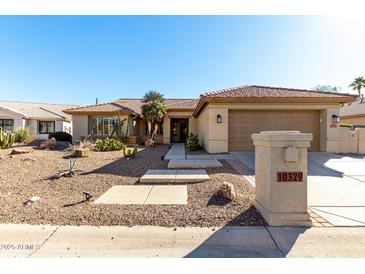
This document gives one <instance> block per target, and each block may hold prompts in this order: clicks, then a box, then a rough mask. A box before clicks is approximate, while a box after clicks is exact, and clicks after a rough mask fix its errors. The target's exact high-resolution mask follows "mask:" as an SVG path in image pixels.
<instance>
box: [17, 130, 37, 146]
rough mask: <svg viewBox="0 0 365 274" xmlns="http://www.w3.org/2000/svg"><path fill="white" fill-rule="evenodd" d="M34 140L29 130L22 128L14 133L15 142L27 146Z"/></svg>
mask: <svg viewBox="0 0 365 274" xmlns="http://www.w3.org/2000/svg"><path fill="white" fill-rule="evenodd" d="M33 140H34V135H33V133H32V132H31V131H30V129H29V128H22V129H18V130H17V131H15V142H16V143H23V144H29V143H31V142H32V141H33Z"/></svg>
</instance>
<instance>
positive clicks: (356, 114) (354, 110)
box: [340, 98, 365, 126]
mask: <svg viewBox="0 0 365 274" xmlns="http://www.w3.org/2000/svg"><path fill="white" fill-rule="evenodd" d="M340 119H341V123H342V124H348V125H353V126H365V99H364V98H360V99H359V100H356V102H352V103H348V104H345V105H343V107H341V108H340Z"/></svg>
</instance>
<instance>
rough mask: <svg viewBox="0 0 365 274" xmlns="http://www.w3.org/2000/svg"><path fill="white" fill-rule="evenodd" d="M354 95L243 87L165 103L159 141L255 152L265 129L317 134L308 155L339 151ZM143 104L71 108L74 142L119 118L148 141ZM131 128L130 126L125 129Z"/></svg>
mask: <svg viewBox="0 0 365 274" xmlns="http://www.w3.org/2000/svg"><path fill="white" fill-rule="evenodd" d="M355 98H356V96H353V95H349V94H341V93H329V92H320V91H313V90H300V89H289V88H274V87H263V86H241V87H235V88H229V89H224V90H219V91H215V92H209V93H204V94H202V95H201V96H200V98H199V99H167V100H166V103H167V106H168V110H167V114H166V115H165V117H164V118H163V121H162V122H161V124H160V125H159V130H158V135H157V136H156V142H158V143H164V144H169V143H175V142H185V140H186V137H187V135H188V133H190V132H191V133H194V134H197V135H198V136H199V139H200V142H201V145H202V146H203V147H204V148H205V149H206V150H207V151H208V152H210V153H222V152H228V151H235V150H253V149H254V146H253V142H252V139H251V134H252V133H257V132H260V131H264V130H299V131H301V132H305V133H312V134H313V141H312V142H311V147H310V150H314V151H328V152H339V147H340V131H339V125H338V124H337V123H336V118H337V120H338V115H339V109H340V105H341V104H343V103H349V102H352V101H354V100H355ZM141 105H142V102H141V100H139V99H119V100H116V101H114V102H111V103H107V104H100V105H93V106H86V107H79V108H73V109H67V110H65V111H64V112H65V113H67V114H69V115H72V120H73V125H74V127H73V137H74V140H77V139H80V138H82V137H83V136H87V135H89V134H91V135H97V136H107V135H108V134H110V132H111V127H112V126H111V121H112V119H113V117H117V115H118V113H119V114H120V115H121V117H123V118H127V117H130V118H131V119H130V121H131V122H130V123H129V124H128V130H129V136H136V137H138V138H140V139H142V140H144V139H146V138H147V136H146V135H147V134H146V133H147V126H146V122H145V120H144V119H143V117H142V115H141ZM126 126H127V124H126Z"/></svg>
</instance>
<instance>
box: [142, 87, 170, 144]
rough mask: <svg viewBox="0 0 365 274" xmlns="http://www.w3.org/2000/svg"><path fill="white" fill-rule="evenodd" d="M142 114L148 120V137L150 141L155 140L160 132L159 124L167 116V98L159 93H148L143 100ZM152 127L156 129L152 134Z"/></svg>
mask: <svg viewBox="0 0 365 274" xmlns="http://www.w3.org/2000/svg"><path fill="white" fill-rule="evenodd" d="M142 102H143V105H142V114H143V116H144V117H145V118H146V120H147V125H148V135H149V136H150V140H151V141H152V142H153V139H154V137H155V135H156V133H157V130H158V123H159V122H161V121H162V118H163V117H164V115H165V114H166V111H167V105H166V102H165V98H164V97H163V95H162V94H161V93H159V92H158V91H153V90H151V91H148V92H147V93H146V94H145V95H144V96H143V98H142ZM152 127H154V130H153V132H152V133H151V130H152Z"/></svg>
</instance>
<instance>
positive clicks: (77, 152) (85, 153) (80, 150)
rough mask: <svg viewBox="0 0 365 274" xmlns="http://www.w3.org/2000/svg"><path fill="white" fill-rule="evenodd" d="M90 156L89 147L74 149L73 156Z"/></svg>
mask: <svg viewBox="0 0 365 274" xmlns="http://www.w3.org/2000/svg"><path fill="white" fill-rule="evenodd" d="M89 156H90V149H88V148H78V149H76V150H75V157H77V158H81V157H89Z"/></svg>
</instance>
